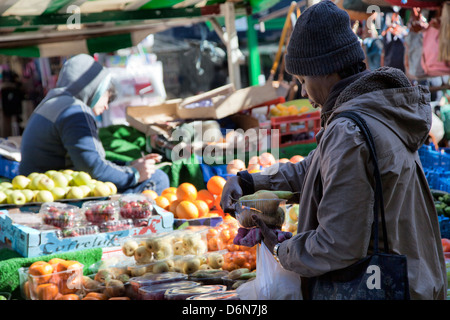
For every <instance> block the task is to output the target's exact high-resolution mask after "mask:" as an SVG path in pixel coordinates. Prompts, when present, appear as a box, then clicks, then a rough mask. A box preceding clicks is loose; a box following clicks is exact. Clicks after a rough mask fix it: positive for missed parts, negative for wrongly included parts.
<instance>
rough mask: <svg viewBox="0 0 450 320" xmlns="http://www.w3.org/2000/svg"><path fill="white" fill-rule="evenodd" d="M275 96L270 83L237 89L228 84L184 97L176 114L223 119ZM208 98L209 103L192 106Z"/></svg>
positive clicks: (187, 116)
mask: <svg viewBox="0 0 450 320" xmlns="http://www.w3.org/2000/svg"><path fill="white" fill-rule="evenodd" d="M277 97H278V95H277V92H276V90H275V88H273V87H272V85H270V84H267V85H264V86H251V87H247V88H243V89H239V90H235V89H234V86H233V85H231V84H230V85H226V86H222V87H219V88H216V89H214V90H211V91H208V92H205V93H202V94H199V95H196V96H193V97H189V98H186V99H184V100H183V101H182V102H181V103H180V104H179V105H178V106H177V114H178V116H179V117H180V118H183V119H223V118H225V117H227V116H229V115H232V114H235V113H238V112H240V111H242V110H246V109H249V108H251V107H253V106H256V105H260V104H263V103H265V102H267V101H271V100H274V99H276V98H277ZM208 100H209V104H205V106H197V107H192V106H196V105H198V104H200V102H204V101H208Z"/></svg>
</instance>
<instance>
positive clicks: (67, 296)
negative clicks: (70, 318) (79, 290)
mask: <svg viewBox="0 0 450 320" xmlns="http://www.w3.org/2000/svg"><path fill="white" fill-rule="evenodd" d="M58 300H80V297H79V296H77V295H76V294H73V293H70V294H64V295H62V296H60V297H59V298H58Z"/></svg>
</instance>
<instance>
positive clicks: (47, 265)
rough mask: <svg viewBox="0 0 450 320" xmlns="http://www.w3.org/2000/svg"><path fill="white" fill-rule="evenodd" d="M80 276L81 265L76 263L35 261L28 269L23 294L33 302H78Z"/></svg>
mask: <svg viewBox="0 0 450 320" xmlns="http://www.w3.org/2000/svg"><path fill="white" fill-rule="evenodd" d="M82 276H83V265H82V264H81V263H79V262H78V261H74V260H64V259H59V258H54V259H51V260H49V261H48V262H46V261H36V262H34V263H33V264H31V266H30V267H29V268H28V280H27V281H26V282H25V283H24V285H23V290H24V294H25V296H26V298H27V299H33V300H80V296H79V293H80V292H81V291H80V290H81V279H82Z"/></svg>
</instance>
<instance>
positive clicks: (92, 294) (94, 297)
mask: <svg viewBox="0 0 450 320" xmlns="http://www.w3.org/2000/svg"><path fill="white" fill-rule="evenodd" d="M82 300H108V297H107V296H106V294H104V293H99V292H89V293H88V294H87V295H86V296H85V297H84V298H83V299H82Z"/></svg>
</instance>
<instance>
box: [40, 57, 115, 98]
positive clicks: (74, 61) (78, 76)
mask: <svg viewBox="0 0 450 320" xmlns="http://www.w3.org/2000/svg"><path fill="white" fill-rule="evenodd" d="M107 75H108V70H107V69H105V68H104V67H103V66H102V65H101V64H100V63H98V62H97V61H95V60H94V58H93V57H91V56H90V55H87V54H79V55H76V56H74V57H72V58H70V59H68V60H67V61H66V62H65V63H64V65H63V67H62V69H61V71H60V73H59V76H58V81H57V82H56V87H55V88H54V89H52V90H51V91H50V92H49V94H48V95H47V96H46V98H45V99H44V101H43V102H45V101H46V100H49V99H51V98H54V97H56V96H61V95H69V96H72V97H74V98H75V99H77V100H80V101H82V102H83V103H85V104H86V105H88V106H89V105H91V102H92V99H93V98H94V95H95V93H96V91H97V88H98V87H99V86H100V84H101V83H102V81H103V80H104V79H105V77H106V76H107Z"/></svg>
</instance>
